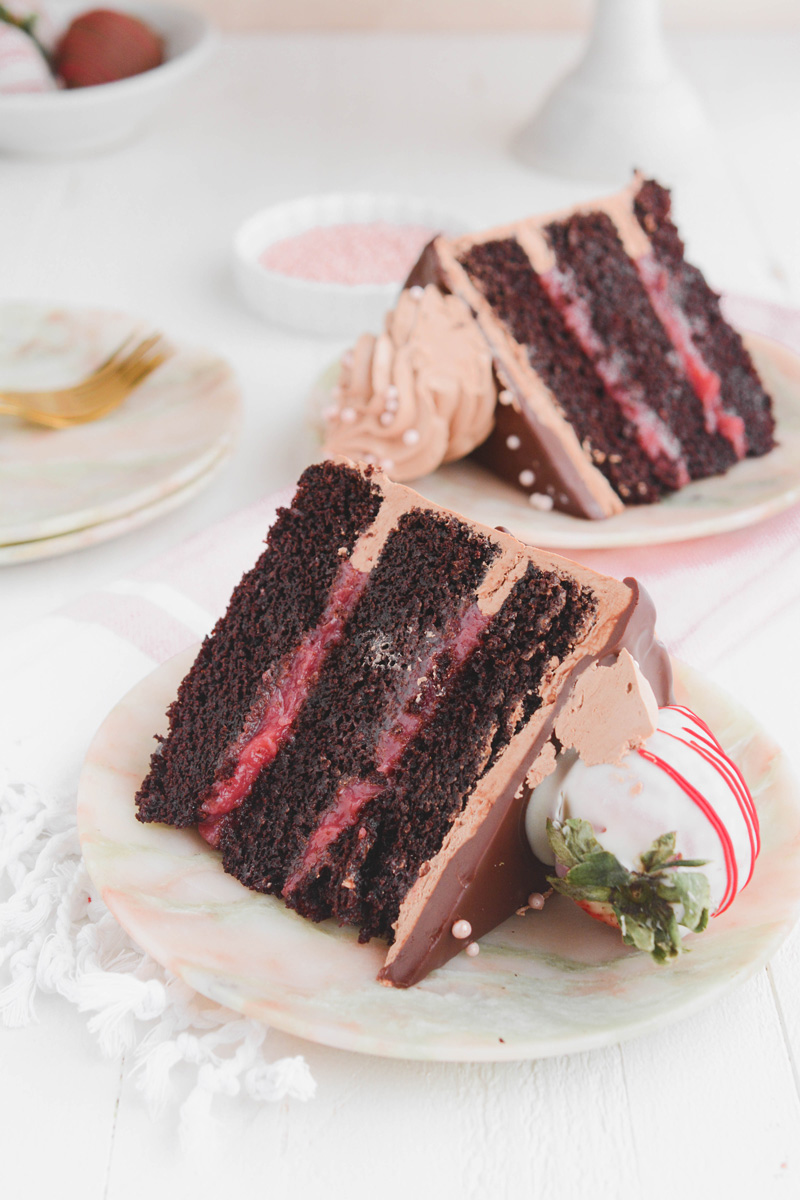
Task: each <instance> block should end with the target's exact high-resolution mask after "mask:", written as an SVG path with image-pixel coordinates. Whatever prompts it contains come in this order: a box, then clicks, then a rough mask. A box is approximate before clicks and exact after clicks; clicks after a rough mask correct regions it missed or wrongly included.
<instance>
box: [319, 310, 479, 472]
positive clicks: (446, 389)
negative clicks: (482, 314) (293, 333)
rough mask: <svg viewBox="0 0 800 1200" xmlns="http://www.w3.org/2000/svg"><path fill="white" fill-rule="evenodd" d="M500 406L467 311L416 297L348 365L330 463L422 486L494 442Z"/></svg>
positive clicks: (329, 435) (334, 410) (339, 391)
mask: <svg viewBox="0 0 800 1200" xmlns="http://www.w3.org/2000/svg"><path fill="white" fill-rule="evenodd" d="M496 400H497V390H496V386H495V382H494V376H493V373H492V359H491V355H490V353H489V350H488V348H487V346H486V342H485V341H484V338H483V335H482V334H481V332H480V330H479V329H478V326H477V324H476V323H475V320H474V318H473V316H472V313H471V312H470V310H469V309H468V308H467V306H466V305H465V304H464V302H463V301H462V300H459V299H458V298H457V297H456V296H450V295H443V294H442V293H441V292H440V291H439V290H438V288H435V287H433V286H428V287H426V288H419V287H413V288H409V289H407V290H406V291H404V292H403V293H402V294H401V296H400V299H399V301H398V304H397V307H396V308H395V309H394V310H393V311H392V312H390V313H389V314H388V315H387V318H386V329H385V332H384V333H382V334H381V335H380V336H379V337H377V338H376V337H374V336H373V335H372V334H369V333H366V334H362V336H361V337H360V338H359V339H358V341H357V342H356V344H355V346H354V348H353V349H352V350H349V351H347V353H346V354H345V355H344V357H343V358H342V366H341V374H340V378H339V383H338V385H337V387H336V388H335V389H334V394H333V403H332V404H331V406H330V407H329V408H327V409H326V410H325V412H324V413H323V420H324V441H325V444H324V454H325V457H326V458H334V457H336V456H338V455H345V456H346V457H347V458H351V459H355V460H356V461H360V462H366V463H373V464H375V465H376V466H379V467H381V469H382V470H384V471H386V473H387V474H388V475H390V476H391V477H392V478H393V479H397V480H401V481H402V480H408V479H418V478H419V477H420V476H422V475H427V474H428V472H429V471H433V470H435V469H436V468H437V467H438V466H439V465H440V464H441V463H443V462H450V461H451V460H453V459H456V458H463V457H464V456H465V455H467V454H469V453H470V451H471V450H474V449H475V447H476V446H479V445H480V444H481V442H483V441H485V440H486V438H487V437H488V436H489V433H490V432H491V429H492V424H493V422H494V410H495V404H496Z"/></svg>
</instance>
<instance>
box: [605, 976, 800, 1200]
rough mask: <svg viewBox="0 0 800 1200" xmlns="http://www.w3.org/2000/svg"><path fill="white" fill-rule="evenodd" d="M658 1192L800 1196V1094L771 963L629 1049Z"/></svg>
mask: <svg viewBox="0 0 800 1200" xmlns="http://www.w3.org/2000/svg"><path fill="white" fill-rule="evenodd" d="M622 1056H623V1060H624V1063H625V1080H626V1084H627V1092H628V1102H629V1106H630V1119H631V1121H632V1123H633V1127H634V1134H635V1141H636V1152H637V1156H638V1161H639V1170H640V1172H641V1175H642V1177H643V1178H644V1179H646V1180H647V1192H648V1196H650V1197H652V1200H674V1196H675V1194H676V1173H677V1176H678V1177H679V1178H680V1180H681V1181H683V1182H682V1185H681V1188H680V1189H679V1190H685V1189H684V1186H683V1185H684V1184H685V1183H686V1182H687V1181H688V1183H689V1186H688V1190H687V1191H686V1194H688V1195H693V1196H759V1197H765V1198H767V1197H768V1198H771V1197H773V1196H774V1197H779V1196H780V1197H783V1196H786V1197H788V1196H797V1195H798V1194H800V1097H798V1093H797V1088H796V1084H795V1078H794V1075H793V1072H792V1068H791V1064H790V1062H789V1060H788V1058H787V1054H786V1044H785V1041H784V1036H783V1030H782V1028H781V1023H780V1020H779V1017H778V1014H777V1012H776V1009H775V1006H774V1003H773V997H772V990H771V987H770V983H769V980H768V978H767V974H766V971H761V972H760V973H759V975H758V976H757V977H756V978H754V979H752V980H750V981H749V982H748V983H747V984H745V985H744V986H742V987H738V988H736V989H735V990H733V991H731V992H730V993H728V995H727V996H725V997H724V998H723V999H721V1000H720V1001H718V1002H716V1003H714V1004H713V1005H712V1006H711V1007H709V1008H708V1009H706V1010H705V1011H704V1012H703V1013H701V1014H699V1015H698V1016H696V1017H693V1018H692V1019H690V1020H687V1021H684V1022H681V1023H680V1024H679V1025H675V1026H672V1027H670V1028H668V1029H665V1030H663V1031H662V1032H660V1033H658V1034H656V1035H654V1036H652V1037H647V1038H641V1039H639V1040H637V1041H635V1042H630V1043H627V1044H626V1045H625V1046H623V1048H622Z"/></svg>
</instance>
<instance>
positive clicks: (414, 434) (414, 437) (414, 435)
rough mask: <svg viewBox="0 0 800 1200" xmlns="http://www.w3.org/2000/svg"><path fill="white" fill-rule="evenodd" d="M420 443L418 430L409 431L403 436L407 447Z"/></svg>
mask: <svg viewBox="0 0 800 1200" xmlns="http://www.w3.org/2000/svg"><path fill="white" fill-rule="evenodd" d="M418 441H419V430H418V429H407V430H406V431H405V433H404V434H403V443H404V445H406V446H416V444H417V442H418Z"/></svg>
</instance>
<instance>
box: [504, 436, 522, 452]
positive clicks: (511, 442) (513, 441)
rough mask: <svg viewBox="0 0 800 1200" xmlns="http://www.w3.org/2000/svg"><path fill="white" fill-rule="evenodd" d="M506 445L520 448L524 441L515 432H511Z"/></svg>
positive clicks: (511, 448)
mask: <svg viewBox="0 0 800 1200" xmlns="http://www.w3.org/2000/svg"><path fill="white" fill-rule="evenodd" d="M506 445H507V446H508V448H509V450H519V448H520V446H521V445H522V442H521V441H520V440H519V438H518V437H517V435H516V434H515V433H510V434H509V435H508V437H507V438H506Z"/></svg>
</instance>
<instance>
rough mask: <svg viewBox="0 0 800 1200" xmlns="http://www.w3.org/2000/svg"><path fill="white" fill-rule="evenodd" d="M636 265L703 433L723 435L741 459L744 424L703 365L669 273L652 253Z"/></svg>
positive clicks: (713, 374)
mask: <svg viewBox="0 0 800 1200" xmlns="http://www.w3.org/2000/svg"><path fill="white" fill-rule="evenodd" d="M635 264H636V270H637V271H638V273H639V278H640V279H641V281H642V283H643V284H644V288H645V291H646V292H647V295H648V298H649V300H650V303H651V304H652V306H653V309H654V311H655V314H656V316H657V317H658V319H659V321H660V322H661V324H662V325H663V327H664V332H665V333H666V335H667V337H668V338H669V340H670V341H671V342H672V345H673V347H674V349H675V352H676V354H677V355H678V358H679V359H680V363H681V366H682V368H683V372H684V374H685V376H686V378H687V379H688V381H689V383H690V384H691V386H692V389H693V390H694V393H695V395H696V396H697V398H698V399H699V401H700V403H701V404H702V405H703V410H704V413H705V427H706V432H707V433H720V434H722V436H723V437H724V438H725V439H726V440H727V441H728V442H730V444H731V446H732V447H733V450H734V453H735V454H736V457H737V458H744V456H745V454H746V453H747V434H746V432H745V427H744V421H743V420H742V418H741V417H740V416H739V415H738V414H737V413H733V412H729V411H728V410H727V409H725V408H724V407H723V405H722V399H721V395H720V393H721V390H722V382H721V380H720V377H719V375H717V373H716V371H712V369H711V367H709V365H708V364H707V363H706V362H705V360H704V358H703V356H702V354H701V353H700V351H699V350H698V349H697V346H696V345H695V343H694V339H693V337H692V327H691V323H690V322H689V320H688V318H687V317H686V314H685V313H684V312H683V310H682V309H681V308H680V307H679V305H677V304H676V303H675V301H674V300H673V298H672V292H671V289H670V278H669V274H668V272H667V271H666V270H665V269H664V267H663V266H662V265H661V263H659V261H658V260H657V259H656V257H655V255H653V254H646V255H644V256H643V257H642V258H638V259H636V260H635Z"/></svg>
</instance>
